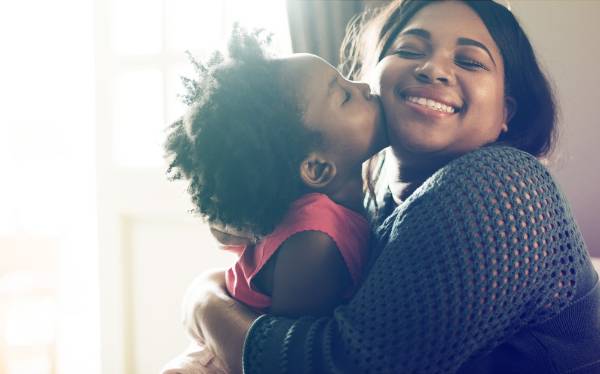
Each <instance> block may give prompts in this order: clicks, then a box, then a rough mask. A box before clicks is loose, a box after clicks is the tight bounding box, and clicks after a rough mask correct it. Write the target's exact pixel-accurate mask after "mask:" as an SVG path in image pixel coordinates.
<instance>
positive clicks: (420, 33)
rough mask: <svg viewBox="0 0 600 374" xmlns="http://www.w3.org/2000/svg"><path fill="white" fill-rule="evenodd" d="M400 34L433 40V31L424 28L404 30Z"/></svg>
mask: <svg viewBox="0 0 600 374" xmlns="http://www.w3.org/2000/svg"><path fill="white" fill-rule="evenodd" d="M400 35H414V36H418V37H420V38H423V39H427V40H431V33H430V32H429V31H427V30H424V29H408V30H404V31H402V32H401V33H400Z"/></svg>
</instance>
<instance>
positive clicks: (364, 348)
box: [244, 146, 600, 374]
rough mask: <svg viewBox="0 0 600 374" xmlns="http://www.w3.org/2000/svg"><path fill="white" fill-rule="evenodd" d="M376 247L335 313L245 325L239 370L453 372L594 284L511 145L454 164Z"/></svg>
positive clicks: (548, 180)
mask: <svg viewBox="0 0 600 374" xmlns="http://www.w3.org/2000/svg"><path fill="white" fill-rule="evenodd" d="M374 242H375V244H374V246H373V252H374V253H376V255H377V256H378V257H377V259H376V260H375V262H374V263H373V266H372V267H371V268H370V271H369V274H368V276H367V277H366V280H365V282H364V284H363V285H362V287H361V288H360V289H359V290H358V292H357V294H356V295H355V296H354V298H353V299H352V300H351V301H350V302H349V303H348V304H347V305H343V306H340V307H338V308H337V309H336V311H335V315H334V317H332V318H325V319H323V318H321V319H311V318H303V319H300V320H293V319H288V318H278V317H271V316H262V317H260V318H259V319H258V320H257V321H256V322H255V323H254V324H253V326H252V327H251V329H250V331H249V333H248V336H247V339H246V344H245V348H244V368H245V372H246V373H248V374H254V373H284V372H289V373H296V372H298V373H329V372H336V371H338V372H358V373H429V374H431V373H454V372H457V371H458V370H459V369H460V368H461V365H463V364H464V363H465V362H466V361H468V360H469V359H470V358H473V357H477V356H478V355H479V356H481V355H482V354H486V352H490V351H492V350H493V349H494V348H495V347H498V346H499V345H501V344H502V343H504V342H506V341H508V340H510V339H511V337H513V336H515V335H516V334H517V333H519V332H520V331H523V330H524V329H527V328H529V327H531V326H536V325H540V324H543V323H544V322H546V321H548V320H551V319H552V318H555V317H556V316H557V315H559V314H560V313H561V311H563V310H565V308H568V307H569V306H571V305H572V304H573V303H575V302H576V301H577V300H578V299H579V298H580V297H582V296H583V295H585V294H586V293H589V291H590V290H591V289H592V288H593V286H594V283H597V276H596V274H595V273H593V270H592V268H591V265H590V261H589V256H588V254H587V250H586V247H585V244H584V242H583V238H582V236H581V233H580V231H579V229H578V228H577V225H576V224H575V221H574V219H573V217H572V215H571V212H570V209H569V207H568V204H567V202H566V201H565V199H564V197H563V196H562V194H561V192H560V191H559V189H558V187H557V186H556V184H555V182H554V181H553V179H552V177H551V176H550V174H549V173H548V171H547V170H546V168H545V167H544V166H542V165H541V164H540V163H539V162H538V161H537V160H536V159H535V158H534V157H532V156H530V155H529V154H527V153H524V152H521V151H519V150H516V149H514V148H510V147H501V146H489V147H484V148H481V149H479V150H477V151H473V152H471V153H469V154H467V155H464V156H462V157H460V158H458V159H455V160H454V161H452V162H450V163H449V164H448V165H446V166H445V167H444V168H442V169H440V170H439V171H438V172H436V173H435V174H434V175H433V176H432V177H431V178H429V179H428V180H427V181H426V182H425V183H424V184H423V185H422V186H421V187H420V188H419V189H417V190H416V191H415V192H414V193H413V194H412V195H411V196H410V197H409V198H408V199H407V200H406V201H405V202H404V203H403V204H401V205H400V206H398V207H397V208H396V209H395V210H394V211H393V213H392V214H391V215H390V216H389V217H387V219H386V220H385V221H384V222H383V223H382V224H381V225H380V226H379V227H378V228H376V230H375V240H374ZM575 318H576V316H575ZM598 327H600V326H598V325H597V326H596V328H598ZM557 339H560V337H559V338H557ZM558 343H559V344H560V341H559V342H558ZM558 359H560V358H558ZM557 372H558V371H557Z"/></svg>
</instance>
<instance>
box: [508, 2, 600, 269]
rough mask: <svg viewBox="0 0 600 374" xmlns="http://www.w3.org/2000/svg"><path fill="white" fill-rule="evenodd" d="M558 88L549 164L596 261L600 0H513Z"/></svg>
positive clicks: (599, 246) (599, 250) (599, 249)
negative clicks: (555, 141) (556, 134)
mask: <svg viewBox="0 0 600 374" xmlns="http://www.w3.org/2000/svg"><path fill="white" fill-rule="evenodd" d="M511 6H512V10H513V13H514V14H515V15H516V16H517V17H518V18H519V20H520V21H521V23H522V25H523V27H524V28H525V31H526V32H527V33H528V35H529V37H530V39H531V42H532V44H533V46H534V48H535V50H536V52H537V54H538V58H539V59H540V61H541V63H542V65H543V66H544V67H545V69H546V71H547V72H548V73H549V75H550V77H551V78H552V80H553V81H554V84H555V87H556V94H557V98H558V102H559V105H560V108H561V114H562V115H561V122H560V131H561V138H560V143H559V147H558V149H557V152H556V156H558V159H557V160H556V161H555V162H554V163H553V164H552V165H551V169H552V171H553V172H554V175H555V176H556V177H557V179H558V181H559V184H560V185H561V187H562V190H563V191H564V192H565V194H566V195H567V197H568V199H569V201H570V203H571V206H572V208H573V212H574V215H575V218H576V220H577V222H578V223H579V226H580V228H581V230H582V231H583V235H584V238H585V240H586V243H587V245H588V247H589V249H590V252H591V253H592V254H593V255H595V256H597V257H600V225H598V219H599V218H600V217H599V215H600V198H599V193H600V165H599V164H600V148H599V147H598V142H599V141H600V113H598V110H599V109H600V92H599V89H600V87H598V86H599V84H600V68H599V65H600V62H599V61H600V41H599V38H600V22H599V21H598V20H599V19H600V1H598V0H520V1H519V0H512V1H511Z"/></svg>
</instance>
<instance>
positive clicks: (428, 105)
mask: <svg viewBox="0 0 600 374" xmlns="http://www.w3.org/2000/svg"><path fill="white" fill-rule="evenodd" d="M396 94H397V96H398V97H399V98H400V99H401V100H402V101H403V102H404V103H406V104H407V105H408V106H409V107H411V108H413V109H415V110H417V111H418V112H421V113H423V114H426V115H428V116H431V115H433V116H436V117H447V116H450V115H453V114H456V113H458V112H460V111H461V109H462V105H461V104H459V100H456V99H454V98H453V97H452V95H451V94H450V93H448V92H445V91H444V90H443V89H440V88H432V87H421V86H419V87H409V88H405V89H402V90H399V91H397V92H396Z"/></svg>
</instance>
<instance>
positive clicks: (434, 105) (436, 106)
mask: <svg viewBox="0 0 600 374" xmlns="http://www.w3.org/2000/svg"><path fill="white" fill-rule="evenodd" d="M406 101H410V102H411V103H415V104H418V105H422V106H425V107H427V108H430V109H433V110H437V111H440V112H444V113H454V112H456V110H455V109H454V108H453V107H451V106H448V105H446V104H442V103H439V102H437V101H435V100H431V99H426V98H424V97H417V96H407V97H406Z"/></svg>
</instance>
